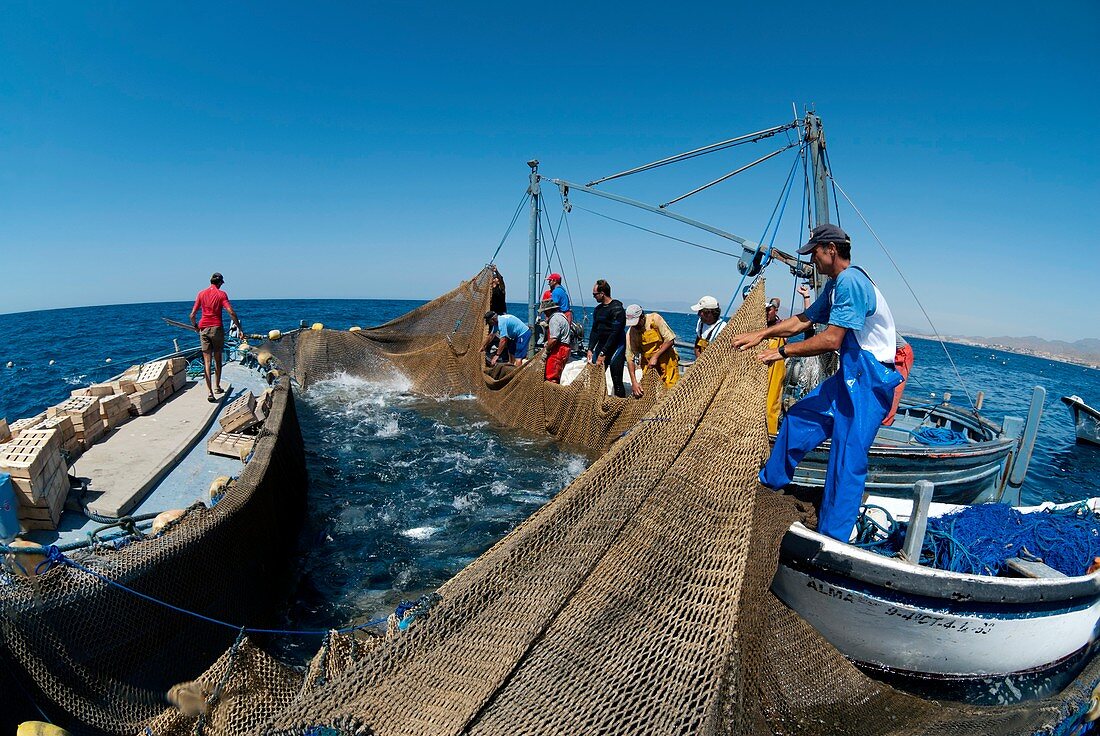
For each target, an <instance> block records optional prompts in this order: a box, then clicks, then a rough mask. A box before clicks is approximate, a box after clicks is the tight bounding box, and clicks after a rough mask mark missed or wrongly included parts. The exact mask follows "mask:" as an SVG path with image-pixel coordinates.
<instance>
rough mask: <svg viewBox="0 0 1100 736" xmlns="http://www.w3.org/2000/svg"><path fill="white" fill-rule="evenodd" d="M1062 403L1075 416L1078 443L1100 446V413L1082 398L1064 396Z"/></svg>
mask: <svg viewBox="0 0 1100 736" xmlns="http://www.w3.org/2000/svg"><path fill="white" fill-rule="evenodd" d="M1062 403H1063V404H1065V405H1066V406H1068V407H1069V410H1070V413H1072V414H1073V426H1074V430H1075V431H1076V432H1077V441H1078V442H1087V443H1089V444H1091V445H1100V411H1097V410H1096V409H1094V408H1092V407H1091V406H1089V405H1088V404H1086V403H1085V400H1084V399H1082V398H1081V397H1080V396H1077V395H1074V396H1063V397H1062Z"/></svg>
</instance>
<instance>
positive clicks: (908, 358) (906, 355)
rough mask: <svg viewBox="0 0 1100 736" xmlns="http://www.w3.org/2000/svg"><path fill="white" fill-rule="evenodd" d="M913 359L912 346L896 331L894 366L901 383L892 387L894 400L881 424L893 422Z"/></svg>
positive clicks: (887, 425)
mask: <svg viewBox="0 0 1100 736" xmlns="http://www.w3.org/2000/svg"><path fill="white" fill-rule="evenodd" d="M913 360H914V357H913V346H912V345H910V344H909V343H908V342H907V341H906V339H905V338H904V337H902V336H901V333H900V332H898V333H897V347H896V349H895V351H894V368H895V370H897V372H898V373H900V374H901V383H899V384H898V387H897V388H895V389H894V401H893V403H891V404H890V411H889V412H888V413H887V414H886V418H885V419H883V420H882V424H883V426H886V427H889V426H890V425H891V424H893V423H894V415H895V414H897V413H898V404H900V403H901V395H902V393H904V392H905V384H906V383H908V382H909V371H911V370H913Z"/></svg>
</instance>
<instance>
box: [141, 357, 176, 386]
mask: <svg viewBox="0 0 1100 736" xmlns="http://www.w3.org/2000/svg"><path fill="white" fill-rule="evenodd" d="M167 381H168V361H167V360H157V361H154V362H152V363H146V364H145V365H143V366H141V370H140V371H138V374H137V378H135V379H134V383H135V384H136V385H137V387H138V389H139V390H149V389H151V388H154V389H159V388H160V387H161V386H163V385H164V384H165V382H167Z"/></svg>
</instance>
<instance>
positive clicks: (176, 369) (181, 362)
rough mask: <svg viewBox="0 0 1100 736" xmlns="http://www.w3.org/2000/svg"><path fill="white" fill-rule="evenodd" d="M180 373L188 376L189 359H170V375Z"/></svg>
mask: <svg viewBox="0 0 1100 736" xmlns="http://www.w3.org/2000/svg"><path fill="white" fill-rule="evenodd" d="M180 373H182V374H183V375H184V376H186V375H187V358H169V359H168V375H170V376H175V375H179V374H180Z"/></svg>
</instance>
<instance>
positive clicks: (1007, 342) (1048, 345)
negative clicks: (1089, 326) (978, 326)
mask: <svg viewBox="0 0 1100 736" xmlns="http://www.w3.org/2000/svg"><path fill="white" fill-rule="evenodd" d="M902 333H903V334H906V335H914V336H916V337H926V338H929V339H935V337H934V336H933V335H924V334H921V331H920V330H912V331H909V330H906V329H905V328H904V327H903V328H902ZM944 339H945V340H949V341H951V342H961V343H966V344H967V345H980V346H982V347H988V348H996V349H999V350H1009V351H1012V352H1016V353H1027V354H1029V355H1041V356H1044V357H1050V358H1058V359H1060V360H1068V361H1070V362H1072V363H1083V364H1085V365H1090V366H1092V367H1094V368H1100V339H1097V338H1095V337H1086V338H1082V339H1080V340H1074V341H1073V342H1066V341H1065V340H1044V339H1043V338H1041V337H1035V336H1034V335H1029V336H1027V337H1007V336H1001V337H968V336H963V335H945V336H944Z"/></svg>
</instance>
